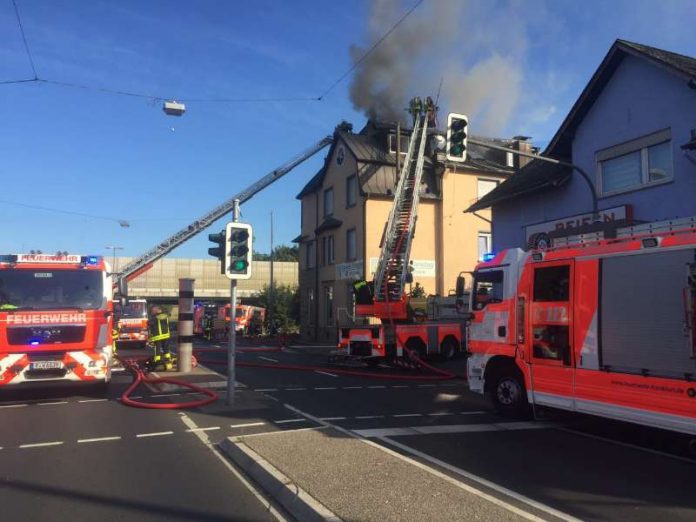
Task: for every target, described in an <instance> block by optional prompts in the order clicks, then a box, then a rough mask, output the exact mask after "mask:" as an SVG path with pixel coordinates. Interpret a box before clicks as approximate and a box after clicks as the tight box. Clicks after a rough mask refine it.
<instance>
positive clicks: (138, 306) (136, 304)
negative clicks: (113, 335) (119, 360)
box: [114, 299, 148, 348]
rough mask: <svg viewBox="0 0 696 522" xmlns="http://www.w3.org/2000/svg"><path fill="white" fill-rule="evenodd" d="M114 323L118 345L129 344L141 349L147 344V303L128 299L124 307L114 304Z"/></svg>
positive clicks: (141, 300) (143, 300) (142, 300)
mask: <svg viewBox="0 0 696 522" xmlns="http://www.w3.org/2000/svg"><path fill="white" fill-rule="evenodd" d="M114 322H115V323H116V331H117V333H118V343H119V345H123V344H129V345H136V346H140V347H142V348H144V347H145V345H146V344H147V336H148V329H147V301H146V300H145V299H128V300H127V301H126V305H125V306H124V307H123V308H121V304H120V303H118V302H115V303H114Z"/></svg>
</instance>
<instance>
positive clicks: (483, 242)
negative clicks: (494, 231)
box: [478, 232, 491, 261]
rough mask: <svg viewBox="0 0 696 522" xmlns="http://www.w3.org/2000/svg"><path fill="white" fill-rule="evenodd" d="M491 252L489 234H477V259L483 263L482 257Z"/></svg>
mask: <svg viewBox="0 0 696 522" xmlns="http://www.w3.org/2000/svg"><path fill="white" fill-rule="evenodd" d="M490 251H491V233H490V232H479V233H478V259H479V261H483V256H484V255H485V254H487V253H488V252H490Z"/></svg>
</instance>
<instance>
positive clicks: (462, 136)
mask: <svg viewBox="0 0 696 522" xmlns="http://www.w3.org/2000/svg"><path fill="white" fill-rule="evenodd" d="M468 126H469V118H467V117H466V116H464V115H463V114H457V113H454V112H451V113H450V114H449V116H447V159H448V160H450V161H460V162H462V163H463V162H465V161H466V137H467V133H468V132H469V129H468V128H467V127H468Z"/></svg>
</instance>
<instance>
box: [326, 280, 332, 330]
mask: <svg viewBox="0 0 696 522" xmlns="http://www.w3.org/2000/svg"><path fill="white" fill-rule="evenodd" d="M324 312H325V314H326V326H333V322H334V310H333V286H325V287H324Z"/></svg>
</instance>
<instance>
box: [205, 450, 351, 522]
mask: <svg viewBox="0 0 696 522" xmlns="http://www.w3.org/2000/svg"><path fill="white" fill-rule="evenodd" d="M218 447H219V448H220V449H221V450H222V452H223V453H224V454H225V455H227V456H228V457H229V458H230V459H232V461H233V462H234V463H235V464H236V465H237V466H239V467H240V468H242V469H243V470H244V471H245V472H246V473H247V474H248V475H249V476H250V477H251V478H253V479H254V480H255V481H256V483H257V484H259V485H260V486H261V487H262V488H263V489H264V491H266V493H267V494H268V495H269V496H270V497H272V498H273V499H274V500H275V501H276V502H278V503H279V504H280V505H281V506H283V508H284V509H286V510H287V512H288V513H290V514H291V515H292V516H293V517H295V518H296V519H297V520H301V521H303V522H305V521H308V522H314V521H316V522H326V521H330V522H341V519H340V518H338V516H336V515H335V514H334V513H333V512H332V511H331V510H329V509H328V508H327V507H326V506H324V505H323V504H321V503H320V502H319V501H317V500H316V499H315V498H314V497H312V496H311V495H310V494H309V493H307V492H306V491H305V490H303V489H302V488H300V487H299V486H298V485H297V484H294V483H293V482H292V480H291V479H290V478H288V477H287V476H285V475H284V474H283V473H282V472H281V471H280V470H279V469H277V468H275V467H274V466H273V465H272V464H271V463H270V462H268V461H267V460H265V459H264V458H263V457H262V456H261V455H259V454H258V453H256V452H255V451H254V450H252V449H251V448H250V447H249V446H247V445H246V444H244V442H242V441H241V439H240V438H238V437H227V438H225V439H224V440H223V441H222V442H220V443H219V444H218Z"/></svg>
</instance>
